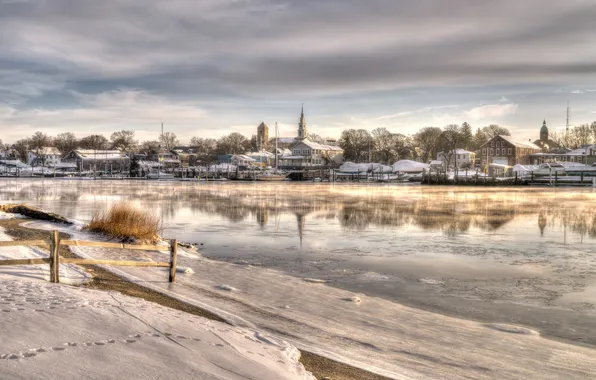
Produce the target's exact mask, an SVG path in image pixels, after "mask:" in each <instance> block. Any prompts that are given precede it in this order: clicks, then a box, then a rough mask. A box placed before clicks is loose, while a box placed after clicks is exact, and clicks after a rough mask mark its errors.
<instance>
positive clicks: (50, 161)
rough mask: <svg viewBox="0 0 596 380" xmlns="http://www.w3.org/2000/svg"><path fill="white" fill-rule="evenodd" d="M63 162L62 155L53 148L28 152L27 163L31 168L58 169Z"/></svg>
mask: <svg viewBox="0 0 596 380" xmlns="http://www.w3.org/2000/svg"><path fill="white" fill-rule="evenodd" d="M61 162H62V153H60V151H59V150H58V148H55V147H53V146H51V147H43V148H39V149H35V150H30V151H29V152H27V163H28V164H29V165H31V166H46V167H56V166H58V165H59V164H60V163H61Z"/></svg>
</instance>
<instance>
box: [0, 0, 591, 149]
mask: <svg viewBox="0 0 596 380" xmlns="http://www.w3.org/2000/svg"><path fill="white" fill-rule="evenodd" d="M595 19H596V2H594V0H498V1H496V0H415V1H414V0H359V1H357V0H209V1H207V0H168V1H162V0H143V1H139V0H136V1H135V0H104V1H96V0H78V1H72V0H0V53H1V54H0V131H1V133H0V139H2V140H4V141H5V142H9V141H13V140H16V139H18V138H22V137H25V136H27V135H30V134H32V133H33V132H35V131H38V130H39V131H43V132H45V133H48V134H50V135H55V134H57V133H60V132H65V131H71V132H75V133H76V134H77V136H79V137H83V136H86V135H89V134H92V133H104V134H106V135H109V134H110V133H111V132H113V131H116V130H121V129H135V130H136V131H137V136H138V137H139V138H140V139H141V140H145V139H155V138H156V137H157V135H158V133H159V130H160V123H161V122H164V123H165V129H166V130H167V131H172V132H175V133H176V134H177V135H178V136H179V137H180V138H181V139H182V140H183V141H184V140H187V139H189V138H190V137H191V136H202V137H208V136H211V137H218V136H221V135H223V134H227V133H230V132H234V131H236V132H241V133H243V134H245V135H247V136H250V135H252V134H254V133H256V127H257V125H258V124H259V123H260V122H261V121H265V123H267V124H268V125H270V126H272V125H273V124H274V123H275V121H278V122H279V125H280V130H281V134H282V135H283V136H294V135H295V134H296V124H297V122H298V118H299V113H300V106H301V104H302V103H304V107H305V111H306V118H307V123H308V124H309V129H310V131H311V132H315V133H317V134H320V135H323V136H334V137H338V136H339V134H340V133H341V130H343V129H345V128H366V129H370V130H372V129H374V128H376V127H379V126H382V127H387V128H388V129H390V130H392V131H394V132H401V133H404V134H409V133H414V132H415V131H416V130H417V129H418V128H420V127H423V126H428V125H433V126H444V125H446V124H450V123H458V124H461V123H462V122H464V121H467V122H469V123H470V124H472V126H473V127H481V126H484V125H488V124H500V125H503V126H507V127H509V128H510V129H511V130H512V132H513V133H514V135H516V136H518V137H520V138H538V131H539V128H540V126H541V124H542V119H547V122H548V123H549V126H550V127H551V129H556V128H561V127H563V126H564V125H565V108H566V104H567V101H569V103H570V106H571V117H572V120H571V122H572V124H579V123H584V122H591V121H593V120H596V43H594V42H595V36H596V23H594V20H595Z"/></svg>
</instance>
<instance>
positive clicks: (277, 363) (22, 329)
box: [0, 272, 315, 380]
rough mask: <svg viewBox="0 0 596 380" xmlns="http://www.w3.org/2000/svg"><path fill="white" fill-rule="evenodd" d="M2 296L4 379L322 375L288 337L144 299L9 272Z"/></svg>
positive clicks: (1, 279)
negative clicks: (25, 278) (13, 275)
mask: <svg viewBox="0 0 596 380" xmlns="http://www.w3.org/2000/svg"><path fill="white" fill-rule="evenodd" d="M0 298H2V299H3V300H4V302H2V305H0V308H1V310H2V322H3V323H2V324H1V325H0V334H1V336H2V346H1V347H0V367H1V370H0V372H1V373H2V378H3V379H34V378H42V377H43V378H44V379H56V380H58V379H60V380H61V379H79V378H81V374H84V377H85V378H93V379H157V378H160V379H172V378H176V379H199V378H200V379H207V378H209V379H211V378H217V379H238V380H239V379H254V380H273V379H297V380H314V379H315V378H314V377H313V376H312V375H311V374H310V373H309V372H307V371H306V370H305V369H304V367H303V366H302V364H300V363H299V362H298V359H299V358H300V353H299V351H298V350H297V349H296V348H295V347H293V346H291V345H289V344H288V343H286V342H284V341H281V340H276V339H274V338H273V337H270V336H268V335H267V334H264V333H262V332H257V331H253V330H249V329H245V328H240V327H232V326H229V325H227V324H224V323H220V322H215V321H211V320H207V319H205V318H201V317H197V316H194V315H191V314H187V313H183V312H180V311H177V310H174V309H170V308H167V307H163V306H160V305H157V304H153V303H150V302H147V301H145V300H143V299H138V298H133V297H128V296H124V295H121V294H119V293H114V292H102V291H96V290H90V289H87V288H75V287H69V286H60V285H55V284H51V283H48V282H44V281H23V280H14V279H6V278H5V276H3V275H2V274H1V272H0ZM50 361H51V365H48V363H49V362H50Z"/></svg>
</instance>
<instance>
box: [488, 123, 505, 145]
mask: <svg viewBox="0 0 596 380" xmlns="http://www.w3.org/2000/svg"><path fill="white" fill-rule="evenodd" d="M482 133H484V135H485V136H486V141H489V140H490V139H492V138H493V137H496V136H500V135H503V136H511V133H510V132H509V130H508V129H507V128H505V127H500V126H498V125H497V124H491V125H488V126H486V127H482Z"/></svg>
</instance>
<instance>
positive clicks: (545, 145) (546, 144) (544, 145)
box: [534, 120, 559, 152]
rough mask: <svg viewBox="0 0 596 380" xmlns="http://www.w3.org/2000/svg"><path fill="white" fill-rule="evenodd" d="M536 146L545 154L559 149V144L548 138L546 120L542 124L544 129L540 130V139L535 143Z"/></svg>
mask: <svg viewBox="0 0 596 380" xmlns="http://www.w3.org/2000/svg"><path fill="white" fill-rule="evenodd" d="M534 144H535V145H537V146H539V147H540V148H541V149H542V151H543V152H549V151H551V150H554V149H558V148H559V144H557V143H556V142H555V141H554V140H552V139H549V138H548V127H547V126H546V120H544V121H543V122H542V128H540V138H539V139H538V140H536V141H534Z"/></svg>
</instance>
